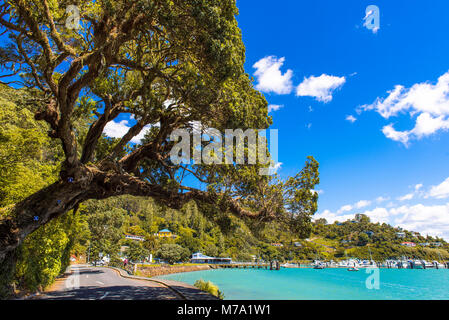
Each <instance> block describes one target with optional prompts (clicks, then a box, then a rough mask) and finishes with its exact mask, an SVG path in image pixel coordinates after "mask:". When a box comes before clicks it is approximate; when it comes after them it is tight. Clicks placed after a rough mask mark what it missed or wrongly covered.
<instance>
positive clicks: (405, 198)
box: [397, 193, 415, 201]
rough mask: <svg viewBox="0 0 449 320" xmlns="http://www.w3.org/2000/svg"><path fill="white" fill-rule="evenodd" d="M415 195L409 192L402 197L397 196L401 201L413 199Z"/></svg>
mask: <svg viewBox="0 0 449 320" xmlns="http://www.w3.org/2000/svg"><path fill="white" fill-rule="evenodd" d="M414 196H415V194H414V193H408V194H406V195H404V196H402V197H399V198H397V200H399V201H406V200H412V199H413V197H414Z"/></svg>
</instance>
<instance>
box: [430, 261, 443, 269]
mask: <svg viewBox="0 0 449 320" xmlns="http://www.w3.org/2000/svg"><path fill="white" fill-rule="evenodd" d="M432 263H433V265H434V267H435V269H446V266H445V265H444V264H443V263H441V262H438V261H432Z"/></svg>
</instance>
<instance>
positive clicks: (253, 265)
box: [210, 261, 281, 270]
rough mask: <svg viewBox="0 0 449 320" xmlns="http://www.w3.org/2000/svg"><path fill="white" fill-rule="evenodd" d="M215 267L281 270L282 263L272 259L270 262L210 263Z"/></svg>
mask: <svg viewBox="0 0 449 320" xmlns="http://www.w3.org/2000/svg"><path fill="white" fill-rule="evenodd" d="M210 267H211V268H214V269H266V270H280V269H281V264H280V262H279V261H272V262H270V263H238V262H236V263H230V264H214V265H210Z"/></svg>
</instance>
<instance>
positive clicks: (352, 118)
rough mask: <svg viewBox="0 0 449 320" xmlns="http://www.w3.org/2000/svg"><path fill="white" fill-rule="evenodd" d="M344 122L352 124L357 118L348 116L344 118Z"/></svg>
mask: <svg viewBox="0 0 449 320" xmlns="http://www.w3.org/2000/svg"><path fill="white" fill-rule="evenodd" d="M346 120H347V121H349V122H352V123H354V122H356V121H357V118H356V117H354V116H353V115H349V116H346Z"/></svg>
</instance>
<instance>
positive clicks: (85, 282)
mask: <svg viewBox="0 0 449 320" xmlns="http://www.w3.org/2000/svg"><path fill="white" fill-rule="evenodd" d="M71 269H72V273H71V275H70V276H69V277H68V278H67V279H65V280H64V281H61V282H60V283H59V284H57V285H55V286H54V287H53V288H52V289H51V290H50V291H49V292H45V294H43V295H41V296H40V298H39V299H52V300H55V299H56V300H180V299H182V298H181V297H180V296H179V295H178V294H176V293H175V292H174V291H173V290H171V289H169V288H167V287H165V286H163V285H162V284H159V283H155V282H151V281H144V280H134V279H127V278H122V277H120V275H119V274H118V273H117V272H116V271H114V270H112V269H109V268H100V267H96V268H94V267H90V266H82V265H73V266H71Z"/></svg>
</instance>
